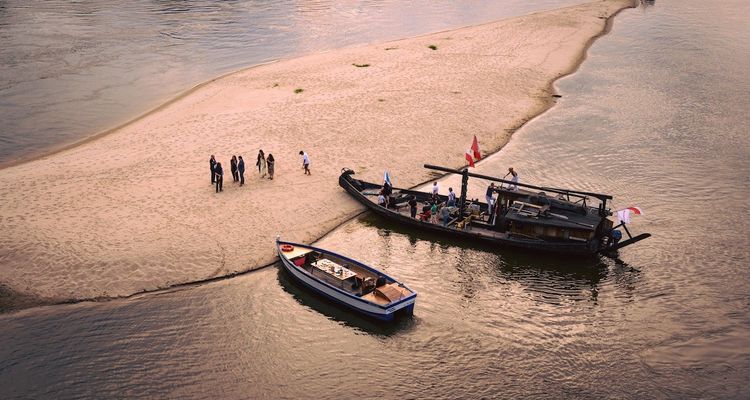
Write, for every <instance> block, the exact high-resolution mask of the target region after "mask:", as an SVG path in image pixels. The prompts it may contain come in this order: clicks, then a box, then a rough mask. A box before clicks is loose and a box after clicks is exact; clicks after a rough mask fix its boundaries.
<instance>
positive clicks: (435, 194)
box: [432, 182, 440, 201]
mask: <svg viewBox="0 0 750 400" xmlns="http://www.w3.org/2000/svg"><path fill="white" fill-rule="evenodd" d="M439 192H440V187H438V183H437V182H435V183H433V184H432V200H433V201H437V199H438V193H439Z"/></svg>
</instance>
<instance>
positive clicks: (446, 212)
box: [440, 207, 451, 226]
mask: <svg viewBox="0 0 750 400" xmlns="http://www.w3.org/2000/svg"><path fill="white" fill-rule="evenodd" d="M440 218H442V219H443V226H448V222H449V221H450V220H451V210H450V209H449V208H448V207H443V208H442V209H440Z"/></svg>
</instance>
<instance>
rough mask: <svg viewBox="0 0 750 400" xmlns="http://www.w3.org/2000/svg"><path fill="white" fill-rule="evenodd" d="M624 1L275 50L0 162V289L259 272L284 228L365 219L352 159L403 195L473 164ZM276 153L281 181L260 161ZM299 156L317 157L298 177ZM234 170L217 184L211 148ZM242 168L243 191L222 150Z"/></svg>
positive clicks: (528, 113) (115, 293)
mask: <svg viewBox="0 0 750 400" xmlns="http://www.w3.org/2000/svg"><path fill="white" fill-rule="evenodd" d="M631 6H633V4H632V1H631V0H604V1H596V2H591V3H586V4H582V5H577V6H572V7H566V8H562V9H556V10H551V11H545V12H539V13H535V14H530V15H527V16H522V17H517V18H511V19H506V20H502V21H498V22H493V23H488V24H483V25H479V26H472V27H466V28H461V29H456V30H451V31H445V32H438V33H433V34H429V35H424V36H419V37H414V38H409V39H404V40H397V41H392V42H388V43H380V44H373V45H366V46H360V47H354V48H346V49H341V50H336V51H330V52H325V53H319V54H311V55H307V56H304V57H299V58H294V59H289V60H281V61H278V62H274V63H270V64H266V65H262V66H257V67H253V68H249V69H245V70H242V71H238V72H235V73H232V74H228V75H225V76H222V77H220V78H217V79H214V80H212V81H210V82H206V83H204V84H201V85H200V86H199V87H196V88H194V89H193V90H190V91H188V92H187V93H186V94H184V95H183V96H180V97H179V98H177V99H174V100H173V101H170V102H169V103H168V104H167V105H165V106H163V107H159V108H158V109H156V110H154V111H153V112H151V113H149V114H147V115H145V116H143V117H142V118H139V119H137V120H135V121H133V122H132V123H130V124H128V125H126V126H124V127H121V128H119V129H117V130H116V131H114V132H112V133H109V134H107V135H103V136H101V137H98V138H97V139H96V140H89V141H86V142H85V143H82V144H80V145H78V146H75V147H73V148H68V149H65V150H63V151H60V152H56V153H54V154H50V155H47V156H44V157H41V158H38V159H35V160H33V161H30V162H25V163H23V164H19V165H13V166H10V167H8V168H4V169H2V170H0V231H1V232H2V235H0V283H2V284H4V285H7V287H9V288H11V289H12V290H14V291H16V292H19V293H24V294H26V295H33V296H37V297H39V298H43V299H47V300H48V301H53V302H54V301H71V300H72V301H75V300H81V299H96V298H111V297H122V296H128V295H132V294H134V293H139V292H144V291H151V290H156V289H161V288H167V287H171V286H174V285H179V284H184V283H187V282H194V281H202V280H206V279H212V278H216V277H222V276H227V275H232V274H235V273H239V272H244V271H249V270H253V269H256V268H259V267H262V266H265V265H268V264H270V263H272V262H273V261H274V260H275V254H274V246H273V240H274V238H275V237H276V235H281V236H282V237H283V238H285V239H288V240H293V241H300V242H312V241H314V240H315V239H317V238H319V237H321V236H322V235H323V234H325V233H326V232H328V231H330V230H331V229H333V228H335V227H336V226H338V225H340V224H341V223H343V222H344V221H346V220H348V219H350V218H351V217H352V216H354V215H356V214H358V213H360V212H362V211H363V207H362V206H361V205H359V204H358V203H356V202H355V201H354V200H352V199H351V198H350V197H349V196H348V195H347V194H346V193H345V192H344V191H343V190H342V189H341V188H340V187H339V186H338V180H337V178H338V175H339V173H340V171H341V169H342V168H344V167H348V168H351V169H353V170H355V171H356V172H357V174H358V176H360V177H361V178H363V179H367V180H372V181H380V180H382V176H383V171H384V170H389V171H390V172H391V173H392V176H393V179H394V184H395V185H396V186H398V187H411V186H414V185H417V184H419V183H422V182H425V181H427V180H429V179H430V178H431V173H430V171H428V170H426V169H424V168H423V167H422V165H423V164H424V163H432V164H440V165H445V166H450V167H460V166H463V165H465V159H464V152H465V150H466V149H467V148H468V147H469V145H470V144H471V140H472V137H473V136H474V135H476V136H477V138H478V139H479V142H480V145H481V148H482V151H483V153H491V152H494V151H497V150H498V149H500V148H501V147H502V146H503V145H504V144H505V143H507V141H508V140H509V138H510V135H511V134H512V132H513V131H515V130H516V129H517V128H518V127H520V126H521V125H523V124H524V123H525V122H526V121H528V120H529V119H530V118H532V117H534V116H536V115H538V114H539V113H541V112H543V111H544V110H546V109H548V108H549V107H551V106H552V105H553V104H554V100H555V99H554V98H553V95H554V89H553V87H552V83H553V82H554V81H555V80H556V79H558V78H559V77H561V76H564V75H566V74H570V73H571V72H573V71H575V69H576V68H577V66H578V65H579V63H580V62H581V61H582V60H583V58H584V57H585V53H586V49H587V48H588V46H589V45H590V44H591V42H592V41H593V40H594V38H596V37H598V36H599V35H601V34H602V33H603V32H605V29H606V27H607V22H608V21H609V19H610V18H611V17H613V16H614V15H615V14H616V13H617V12H619V11H620V10H622V9H624V8H627V7H631ZM258 149H263V150H264V151H265V152H266V154H268V153H273V155H274V157H275V158H276V176H275V179H274V180H273V181H271V180H267V179H261V178H260V177H259V176H258V173H257V169H255V157H256V155H257V153H258ZM300 150H305V151H307V152H308V153H309V155H310V158H311V169H312V175H311V176H306V175H304V174H303V172H302V167H301V158H300V156H299V155H298V152H299V151H300ZM211 154H215V155H216V157H217V159H218V160H219V161H220V162H221V163H222V164H223V166H224V169H225V172H226V173H225V179H224V191H223V192H222V193H219V194H217V193H215V191H214V187H213V186H212V185H211V183H210V171H209V163H208V158H209V156H210V155H211ZM232 155H242V156H243V157H244V159H245V161H246V164H247V171H246V180H247V184H246V185H245V186H244V187H239V186H238V185H237V184H235V183H233V182H232V179H231V175H230V174H229V172H228V171H229V159H230V157H231V156H232Z"/></svg>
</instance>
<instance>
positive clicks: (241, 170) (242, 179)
mask: <svg viewBox="0 0 750 400" xmlns="http://www.w3.org/2000/svg"><path fill="white" fill-rule="evenodd" d="M237 172H238V173H239V174H240V186H243V185H244V184H245V160H243V159H242V156H240V161H239V162H238V163H237Z"/></svg>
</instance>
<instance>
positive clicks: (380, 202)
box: [378, 190, 388, 208]
mask: <svg viewBox="0 0 750 400" xmlns="http://www.w3.org/2000/svg"><path fill="white" fill-rule="evenodd" d="M378 205H379V206H381V207H386V208H387V207H388V202H387V201H386V197H385V195H383V191H382V190H381V191H380V193H379V194H378Z"/></svg>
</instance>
